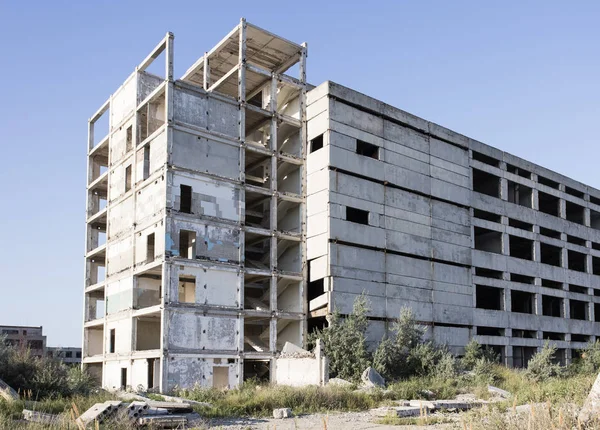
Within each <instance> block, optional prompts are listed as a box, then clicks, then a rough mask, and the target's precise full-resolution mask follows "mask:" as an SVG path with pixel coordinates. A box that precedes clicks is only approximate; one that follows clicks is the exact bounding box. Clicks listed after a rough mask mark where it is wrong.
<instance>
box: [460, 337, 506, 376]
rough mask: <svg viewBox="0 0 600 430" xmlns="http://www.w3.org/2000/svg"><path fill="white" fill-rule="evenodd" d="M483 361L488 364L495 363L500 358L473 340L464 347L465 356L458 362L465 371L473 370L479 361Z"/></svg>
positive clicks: (491, 350)
mask: <svg viewBox="0 0 600 430" xmlns="http://www.w3.org/2000/svg"><path fill="white" fill-rule="evenodd" d="M482 358H483V359H485V360H486V361H488V362H490V363H497V362H499V360H500V357H499V356H498V355H497V354H496V353H495V352H494V350H493V349H491V348H483V347H482V346H481V345H480V344H479V342H477V341H476V340H475V339H471V341H470V342H469V343H468V344H467V345H466V346H465V355H464V356H463V357H462V359H461V360H460V364H461V366H462V367H463V368H464V369H466V370H474V368H475V366H476V364H477V363H478V361H479V360H480V359H482Z"/></svg>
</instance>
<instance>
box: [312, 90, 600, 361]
mask: <svg viewBox="0 0 600 430" xmlns="http://www.w3.org/2000/svg"><path fill="white" fill-rule="evenodd" d="M307 116H308V139H309V149H308V155H307V174H308V186H307V190H308V197H307V215H308V221H307V226H308V228H307V259H308V265H309V279H308V281H309V282H308V287H307V299H308V300H309V319H308V326H309V328H310V327H313V326H320V325H323V324H324V319H325V315H326V314H327V313H329V312H332V311H333V310H334V309H338V310H339V311H340V312H341V313H342V314H344V313H348V312H350V311H351V308H352V304H353V301H354V299H355V298H356V297H357V296H358V295H360V294H361V293H362V292H364V293H365V294H366V295H367V296H368V299H369V301H370V305H371V311H370V315H369V317H370V320H371V321H370V328H369V340H370V341H371V342H372V344H373V345H374V344H375V343H376V342H377V341H379V340H380V339H381V337H382V336H383V335H384V333H386V331H388V330H389V329H390V328H391V324H390V323H391V322H392V321H393V320H394V319H395V318H397V317H398V315H399V312H400V309H401V307H402V306H409V307H411V308H412V309H413V310H414V311H415V314H416V317H417V319H418V320H419V321H421V322H423V323H425V324H426V325H428V326H429V330H428V332H429V335H430V336H431V337H432V338H433V339H434V340H435V341H436V342H437V343H440V344H446V345H448V346H449V347H450V348H451V349H452V350H453V351H454V352H455V353H457V354H460V353H462V350H463V347H464V345H465V344H466V343H467V342H468V341H469V339H470V338H472V337H474V338H475V339H477V340H478V341H479V342H480V343H481V344H484V345H490V346H492V347H494V349H496V351H497V352H498V353H500V354H501V355H502V357H503V360H504V361H505V362H506V363H507V364H509V365H514V366H524V365H526V363H527V361H528V360H529V358H530V357H531V355H532V354H533V353H535V352H536V351H537V350H538V349H539V348H540V347H541V346H542V345H543V343H544V341H545V340H546V339H550V340H552V341H553V342H555V343H556V344H557V346H558V348H559V350H558V353H559V356H558V357H557V359H559V360H560V361H562V362H567V361H569V360H571V359H572V357H573V354H576V353H577V350H578V349H580V348H582V347H584V345H585V343H586V342H587V341H590V340H595V339H596V332H597V331H598V328H599V325H598V321H600V314H599V313H600V277H599V275H600V191H599V190H597V189H594V188H592V187H589V186H586V185H584V184H581V183H579V182H576V181H574V180H572V179H569V178H567V177H565V176H562V175H560V174H558V173H555V172H552V171H550V170H548V169H545V168H543V167H540V166H537V165H535V164H533V163H531V162H528V161H526V160H523V159H520V158H518V157H515V156H513V155H510V154H507V153H505V152H502V151H501V150H498V149H496V148H493V147H490V146H488V145H485V144H483V143H481V142H478V141H475V140H473V139H470V138H468V137H466V136H463V135H460V134H458V133H455V132H453V131H451V130H448V129H445V128H443V127H441V126H439V125H437V124H434V123H432V122H428V121H426V120H423V119H421V118H418V117H415V116H413V115H411V114H409V113H407V112H404V111H402V110H400V109H397V108H395V107H392V106H389V105H387V104H385V103H383V102H380V101H378V100H375V99H373V98H370V97H368V96H365V95H363V94H361V93H358V92H356V91H353V90H351V89H348V88H345V87H343V86H340V85H338V84H335V83H332V82H325V83H323V84H321V85H319V86H318V87H316V88H315V89H313V90H311V91H310V92H309V93H308V107H307Z"/></svg>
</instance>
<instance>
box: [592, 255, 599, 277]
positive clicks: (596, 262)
mask: <svg viewBox="0 0 600 430" xmlns="http://www.w3.org/2000/svg"><path fill="white" fill-rule="evenodd" d="M592 273H593V274H594V275H600V258H598V257H592Z"/></svg>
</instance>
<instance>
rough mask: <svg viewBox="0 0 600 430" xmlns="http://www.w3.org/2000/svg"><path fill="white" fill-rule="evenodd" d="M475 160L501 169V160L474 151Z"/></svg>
mask: <svg viewBox="0 0 600 430" xmlns="http://www.w3.org/2000/svg"><path fill="white" fill-rule="evenodd" d="M473 160H477V161H480V162H481V163H485V164H489V165H490V166H494V167H500V160H498V159H496V158H494V157H490V156H489V155H485V154H482V153H481V152H477V151H473Z"/></svg>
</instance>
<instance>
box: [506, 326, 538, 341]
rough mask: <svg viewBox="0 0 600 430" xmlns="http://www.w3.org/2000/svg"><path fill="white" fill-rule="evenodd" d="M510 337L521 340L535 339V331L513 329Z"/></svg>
mask: <svg viewBox="0 0 600 430" xmlns="http://www.w3.org/2000/svg"><path fill="white" fill-rule="evenodd" d="M512 337H518V338H521V339H536V338H537V331H535V330H523V329H518V328H513V329H512Z"/></svg>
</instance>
